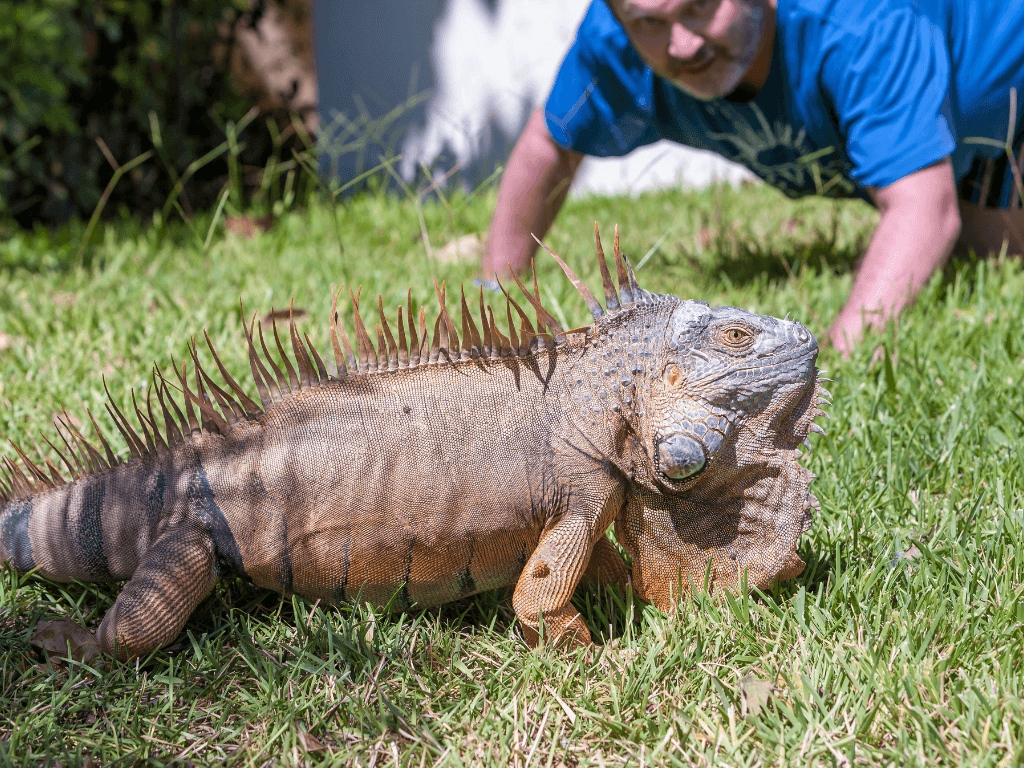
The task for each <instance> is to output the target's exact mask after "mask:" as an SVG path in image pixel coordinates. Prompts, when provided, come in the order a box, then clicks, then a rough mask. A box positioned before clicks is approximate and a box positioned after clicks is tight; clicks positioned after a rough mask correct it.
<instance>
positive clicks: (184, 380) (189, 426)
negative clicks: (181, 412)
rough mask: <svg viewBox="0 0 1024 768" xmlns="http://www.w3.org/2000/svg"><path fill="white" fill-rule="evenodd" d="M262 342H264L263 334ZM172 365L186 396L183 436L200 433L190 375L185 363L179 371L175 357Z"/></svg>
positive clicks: (264, 349)
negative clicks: (188, 375)
mask: <svg viewBox="0 0 1024 768" xmlns="http://www.w3.org/2000/svg"><path fill="white" fill-rule="evenodd" d="M260 341H263V339H262V332H261V338H260ZM266 350H267V348H266V345H264V347H263V351H264V353H265V352H266ZM171 364H172V365H173V366H174V375H175V377H176V378H177V379H178V383H179V384H180V385H181V392H182V394H183V395H185V419H184V421H182V430H181V432H182V434H185V432H186V431H187V432H188V433H189V434H191V433H193V432H199V431H200V427H199V419H197V418H196V411H195V409H194V408H193V407H192V401H193V400H194V399H195V397H194V396H193V395H192V391H191V390H190V389H189V387H188V377H187V375H186V374H187V373H188V369H187V368H186V367H185V363H184V362H183V363H182V364H181V370H180V371H179V370H178V364H177V363H176V362H175V361H174V356H173V355H172V356H171Z"/></svg>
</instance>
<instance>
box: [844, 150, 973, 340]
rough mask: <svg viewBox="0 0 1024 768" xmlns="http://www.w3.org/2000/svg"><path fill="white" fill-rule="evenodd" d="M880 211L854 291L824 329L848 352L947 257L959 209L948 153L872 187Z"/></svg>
mask: <svg viewBox="0 0 1024 768" xmlns="http://www.w3.org/2000/svg"><path fill="white" fill-rule="evenodd" d="M871 196H872V199H873V200H874V202H875V205H876V206H877V207H878V210H879V211H880V212H881V214H882V219H881V221H880V222H879V223H878V227H877V229H875V234H874V236H873V237H872V238H871V245H870V246H869V247H868V251H867V253H866V254H865V255H864V261H863V262H862V263H861V266H860V270H859V271H858V272H857V277H856V279H855V280H854V282H853V290H852V291H851V292H850V296H849V298H848V299H847V300H846V304H845V306H844V307H843V309H842V311H841V312H840V313H839V315H838V316H837V317H836V319H835V321H834V322H833V323H832V327H831V328H830V329H829V337H830V339H831V341H832V345H833V346H834V347H835V348H836V349H838V350H839V351H840V352H842V353H843V355H844V356H846V355H848V354H849V353H850V351H851V350H852V349H853V348H854V346H856V344H857V342H858V341H860V339H861V336H863V334H864V331H865V329H866V328H867V327H869V326H874V327H876V328H884V327H885V324H886V322H888V321H889V319H891V318H893V317H895V316H896V315H898V314H899V313H900V311H902V309H903V307H905V306H906V305H907V304H909V303H910V302H911V301H913V300H914V297H915V296H917V294H918V292H919V291H920V290H921V288H923V287H924V285H925V283H927V282H928V280H929V279H930V278H931V276H932V274H934V272H935V270H937V269H938V268H939V267H941V266H942V265H943V264H944V263H945V262H946V259H948V258H949V255H950V253H952V251H953V246H954V245H956V241H957V238H958V237H959V235H960V210H959V208H958V207H957V194H956V184H955V182H954V181H953V166H952V164H951V163H950V161H949V158H946V159H945V160H942V161H940V162H938V163H935V164H934V165H930V166H928V167H927V168H923V169H921V170H920V171H917V172H915V173H912V174H910V175H909V176H905V177H903V178H902V179H900V180H899V181H897V182H894V183H893V184H890V185H889V186H887V187H883V188H881V189H874V190H872V191H871Z"/></svg>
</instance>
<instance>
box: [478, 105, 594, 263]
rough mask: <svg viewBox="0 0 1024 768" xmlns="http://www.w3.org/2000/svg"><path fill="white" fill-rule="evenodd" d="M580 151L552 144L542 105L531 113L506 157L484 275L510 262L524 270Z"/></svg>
mask: <svg viewBox="0 0 1024 768" xmlns="http://www.w3.org/2000/svg"><path fill="white" fill-rule="evenodd" d="M582 159H583V155H581V154H579V153H578V152H573V151H571V150H568V149H565V148H564V147H561V146H560V145H558V144H556V143H555V141H554V140H553V139H552V138H551V134H549V133H548V129H547V126H546V125H545V124H544V111H543V110H542V109H538V110H537V111H535V112H534V113H533V115H532V116H531V117H530V120H529V122H528V123H527V124H526V128H524V129H523V134H522V136H520V137H519V141H518V142H516V146H515V149H513V150H512V155H511V156H510V157H509V159H508V165H507V166H506V167H505V173H504V175H503V176H502V179H501V186H500V187H499V188H498V203H497V205H495V207H494V216H493V217H492V218H491V229H490V233H489V235H488V238H487V243H488V245H487V252H486V253H485V254H484V257H483V263H482V264H481V267H480V269H481V276H482V277H483V278H484V279H485V280H490V279H493V278H494V277H506V276H508V265H509V264H511V265H512V270H513V271H514V272H517V273H518V272H522V271H523V270H524V269H525V268H526V265H527V264H529V263H530V257H531V256H533V253H534V251H535V250H536V248H537V244H536V243H535V242H534V240H533V237H531V235H532V234H536V235H537V237H543V236H544V234H545V233H546V232H547V231H548V227H550V226H551V222H552V221H554V220H555V216H556V215H558V212H559V211H560V210H561V208H562V203H563V202H564V201H565V196H566V194H567V193H568V191H569V185H570V184H572V180H573V177H574V176H575V175H576V169H577V168H578V167H579V164H580V161H581V160H582Z"/></svg>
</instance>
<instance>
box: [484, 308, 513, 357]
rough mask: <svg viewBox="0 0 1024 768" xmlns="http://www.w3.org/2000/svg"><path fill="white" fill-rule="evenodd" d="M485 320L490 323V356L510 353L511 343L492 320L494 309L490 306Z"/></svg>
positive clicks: (504, 355)
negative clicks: (492, 343)
mask: <svg viewBox="0 0 1024 768" xmlns="http://www.w3.org/2000/svg"><path fill="white" fill-rule="evenodd" d="M487 320H488V322H489V323H490V324H491V338H492V339H493V340H494V346H493V347H492V348H491V349H492V352H491V357H492V358H493V357H498V358H502V357H508V356H509V355H510V354H511V353H512V345H511V343H510V342H509V340H508V339H507V338H506V337H505V334H503V333H502V332H501V331H499V330H498V326H497V325H496V324H495V322H494V310H492V309H491V308H490V307H488V308H487Z"/></svg>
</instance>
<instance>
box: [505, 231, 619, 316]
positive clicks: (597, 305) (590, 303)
mask: <svg viewBox="0 0 1024 768" xmlns="http://www.w3.org/2000/svg"><path fill="white" fill-rule="evenodd" d="M531 236H532V237H533V239H534V240H536V241H537V245H539V246H540V247H541V248H543V249H544V250H545V251H547V252H548V253H549V254H550V255H551V258H553V259H554V260H555V261H557V262H558V266H560V267H561V268H562V271H563V272H565V276H566V277H568V278H569V282H571V283H572V284H573V285H574V286H576V290H577V291H579V293H580V296H582V297H583V301H585V302H586V304H587V309H589V310H590V314H591V315H592V316H593V318H594V319H595V320H597V319H598V318H599V317H601V316H602V315H603V314H604V310H603V309H602V308H601V302H599V301H598V300H597V299H595V298H594V294H592V293H591V292H590V289H589V288H587V286H586V285H584V283H583V281H582V280H580V279H579V278H578V277H576V273H575V272H573V271H572V270H571V269H569V265H568V264H566V263H565V262H564V261H562V257H561V256H559V255H558V254H557V253H555V252H554V251H552V250H551V249H550V248H548V246H547V245H546V244H545V243H543V242H541V240H540V238H538V237H537V236H536V235H533V234H531ZM509 269H510V270H511V266H510V267H509Z"/></svg>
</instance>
